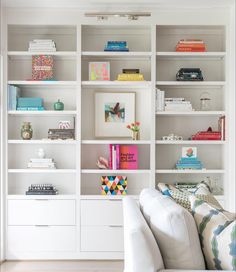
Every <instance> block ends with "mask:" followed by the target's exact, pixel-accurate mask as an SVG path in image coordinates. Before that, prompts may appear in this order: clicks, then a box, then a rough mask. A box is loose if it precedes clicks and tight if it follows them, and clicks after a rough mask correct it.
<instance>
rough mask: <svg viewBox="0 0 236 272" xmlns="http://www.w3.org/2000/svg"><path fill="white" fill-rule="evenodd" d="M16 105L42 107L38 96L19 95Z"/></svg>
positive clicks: (41, 101) (20, 106)
mask: <svg viewBox="0 0 236 272" xmlns="http://www.w3.org/2000/svg"><path fill="white" fill-rule="evenodd" d="M17 106H18V107H19V108H24V107H36V108H37V107H42V106H43V99H42V98H38V97H19V98H18V104H17Z"/></svg>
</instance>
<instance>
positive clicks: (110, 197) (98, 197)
mask: <svg viewBox="0 0 236 272" xmlns="http://www.w3.org/2000/svg"><path fill="white" fill-rule="evenodd" d="M127 196H129V197H133V198H135V199H138V198H139V196H138V195H129V194H127ZM124 197H126V196H125V195H124V196H121V195H81V196H80V199H82V200H89V199H91V200H111V201H112V200H122V199H123V198H124Z"/></svg>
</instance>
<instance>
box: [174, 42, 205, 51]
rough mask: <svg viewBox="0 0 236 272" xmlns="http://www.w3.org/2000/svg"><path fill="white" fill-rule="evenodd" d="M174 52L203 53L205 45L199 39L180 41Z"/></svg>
mask: <svg viewBox="0 0 236 272" xmlns="http://www.w3.org/2000/svg"><path fill="white" fill-rule="evenodd" d="M175 50H176V52H205V51H206V44H205V43H204V41H203V40H201V39H182V40H180V41H179V42H178V43H177V45H176V48H175Z"/></svg>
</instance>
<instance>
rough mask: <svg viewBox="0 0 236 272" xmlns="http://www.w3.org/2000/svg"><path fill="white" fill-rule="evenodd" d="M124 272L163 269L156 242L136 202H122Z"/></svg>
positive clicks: (130, 199) (130, 200)
mask: <svg viewBox="0 0 236 272" xmlns="http://www.w3.org/2000/svg"><path fill="white" fill-rule="evenodd" d="M123 214H124V245H125V272H143V271H145V272H156V271H158V270H160V269H163V268H164V265H163V260H162V257H161V253H160V250H159V247H158V245H157V243H156V240H155V238H154V236H153V234H152V232H151V230H150V228H149V227H148V225H147V223H146V221H145V219H144V217H143V215H142V213H141V211H140V209H139V207H138V205H137V203H136V201H135V200H134V199H133V198H131V197H125V198H124V200H123Z"/></svg>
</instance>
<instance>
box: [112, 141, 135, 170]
mask: <svg viewBox="0 0 236 272" xmlns="http://www.w3.org/2000/svg"><path fill="white" fill-rule="evenodd" d="M109 153H110V154H109V155H110V159H109V168H110V169H113V170H117V169H138V147H137V146H136V145H128V146H126V145H119V144H110V145H109Z"/></svg>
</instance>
